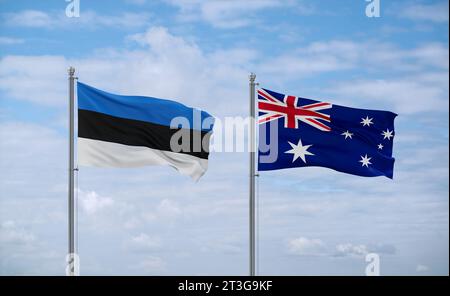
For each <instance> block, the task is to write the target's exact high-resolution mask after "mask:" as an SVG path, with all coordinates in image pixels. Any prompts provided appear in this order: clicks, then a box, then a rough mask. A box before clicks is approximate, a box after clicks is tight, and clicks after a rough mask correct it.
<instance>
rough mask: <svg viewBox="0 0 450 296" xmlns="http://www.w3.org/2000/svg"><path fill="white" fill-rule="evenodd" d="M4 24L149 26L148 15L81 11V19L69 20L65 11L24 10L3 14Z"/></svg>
mask: <svg viewBox="0 0 450 296" xmlns="http://www.w3.org/2000/svg"><path fill="white" fill-rule="evenodd" d="M3 22H4V24H5V25H7V26H12V27H30V28H46V29H61V28H64V29H68V28H75V29H76V28H80V27H81V28H98V27H113V28H138V27H142V26H145V25H148V24H149V22H150V15H149V14H148V13H131V12H123V13H122V14H120V15H101V14H98V13H96V12H94V11H89V10H87V11H81V12H80V17H76V18H69V17H67V16H66V15H65V12H64V11H63V10H61V11H55V12H50V13H48V12H45V11H40V10H22V11H19V12H13V13H6V14H3Z"/></svg>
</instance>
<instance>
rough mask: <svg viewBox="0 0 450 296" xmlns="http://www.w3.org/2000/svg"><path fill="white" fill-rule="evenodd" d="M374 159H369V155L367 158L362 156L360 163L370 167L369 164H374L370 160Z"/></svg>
mask: <svg viewBox="0 0 450 296" xmlns="http://www.w3.org/2000/svg"><path fill="white" fill-rule="evenodd" d="M371 159H372V157H367V154H366V155H365V156H361V160H360V161H359V162H360V163H362V166H363V167H364V166H365V167H367V168H368V167H369V164H372V163H371V162H370V160H371Z"/></svg>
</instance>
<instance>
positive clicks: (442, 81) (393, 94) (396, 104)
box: [331, 72, 449, 114]
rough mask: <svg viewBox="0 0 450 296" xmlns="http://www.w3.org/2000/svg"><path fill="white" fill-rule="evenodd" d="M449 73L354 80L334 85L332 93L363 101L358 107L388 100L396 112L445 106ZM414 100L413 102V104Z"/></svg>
mask: <svg viewBox="0 0 450 296" xmlns="http://www.w3.org/2000/svg"><path fill="white" fill-rule="evenodd" d="M448 81H449V76H448V72H447V73H445V72H439V73H425V74H423V75H418V76H412V77H407V78H403V79H398V78H392V79H378V80H357V81H352V82H351V83H350V82H349V83H341V84H338V85H336V86H335V87H333V89H332V91H331V92H332V93H333V94H334V95H338V96H339V97H340V98H343V99H344V100H348V101H353V100H356V99H359V100H362V101H363V102H364V103H360V104H359V106H363V105H365V106H367V108H376V105H377V104H378V105H379V102H384V103H385V104H387V103H389V105H390V106H391V108H390V109H391V110H393V111H395V112H397V113H399V114H415V113H418V112H427V111H442V110H446V109H448ZM412 100H413V103H412Z"/></svg>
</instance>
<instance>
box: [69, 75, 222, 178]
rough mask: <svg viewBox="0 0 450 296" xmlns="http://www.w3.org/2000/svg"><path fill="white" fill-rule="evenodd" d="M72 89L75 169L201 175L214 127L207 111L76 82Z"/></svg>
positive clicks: (205, 166) (205, 164)
mask: <svg viewBox="0 0 450 296" xmlns="http://www.w3.org/2000/svg"><path fill="white" fill-rule="evenodd" d="M77 90H78V163H79V164H80V165H85V166H96V167H120V168H124V167H139V166H147V165H170V166H172V167H174V168H175V169H177V170H178V171H179V172H180V173H181V174H184V175H189V176H190V177H192V178H193V179H194V180H198V179H199V178H200V177H201V176H202V175H203V174H204V173H205V172H206V170H207V168H208V155H209V140H210V137H211V134H212V128H213V123H214V119H213V118H212V116H211V115H209V114H208V113H207V112H204V111H200V110H198V109H193V108H189V107H186V106H184V105H183V104H180V103H177V102H174V101H169V100H163V99H156V98H150V97H138V96H120V95H114V94H110V93H107V92H104V91H101V90H98V89H96V88H93V87H91V86H88V85H86V84H83V83H80V82H78V85H77ZM175 118H178V121H177V122H178V124H177V123H174V122H173V119H175ZM174 124H175V126H174ZM171 125H172V126H171ZM203 125H206V127H204V126H203ZM180 140H181V142H182V143H180ZM174 147H175V149H174Z"/></svg>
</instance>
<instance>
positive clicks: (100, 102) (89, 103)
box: [77, 82, 212, 132]
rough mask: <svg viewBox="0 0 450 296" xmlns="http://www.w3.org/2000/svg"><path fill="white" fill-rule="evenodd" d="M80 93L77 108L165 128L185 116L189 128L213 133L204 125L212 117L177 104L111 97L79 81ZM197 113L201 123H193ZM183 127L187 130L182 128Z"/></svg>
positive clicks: (127, 97) (118, 96) (138, 98)
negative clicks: (173, 120)
mask: <svg viewBox="0 0 450 296" xmlns="http://www.w3.org/2000/svg"><path fill="white" fill-rule="evenodd" d="M77 90H78V109H83V110H89V111H95V112H99V113H104V114H108V115H111V116H116V117H120V118H126V119H134V120H140V121H146V122H150V123H155V124H160V125H165V126H170V125H171V121H172V119H174V118H176V117H184V118H185V119H186V120H187V121H188V122H189V128H190V129H194V130H202V131H206V132H209V131H211V130H212V124H208V126H205V127H202V126H201V125H202V123H203V122H204V120H205V119H206V118H208V117H212V116H211V115H210V114H208V113H207V112H205V111H201V110H198V109H194V108H190V107H187V106H185V105H183V104H180V103H178V102H174V101H169V100H164V99H157V98H152V97H142V96H121V95H115V94H110V93H107V92H105V91H102V90H99V89H96V88H94V87H92V86H89V85H86V84H84V83H81V82H78V84H77ZM194 110H195V111H196V112H198V113H197V114H198V115H195V116H196V118H201V121H200V120H196V122H194ZM211 119H212V118H211ZM205 124H206V123H205ZM183 128H188V127H186V126H183Z"/></svg>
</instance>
